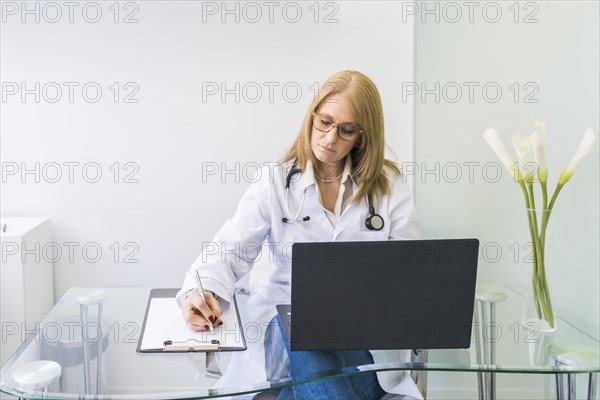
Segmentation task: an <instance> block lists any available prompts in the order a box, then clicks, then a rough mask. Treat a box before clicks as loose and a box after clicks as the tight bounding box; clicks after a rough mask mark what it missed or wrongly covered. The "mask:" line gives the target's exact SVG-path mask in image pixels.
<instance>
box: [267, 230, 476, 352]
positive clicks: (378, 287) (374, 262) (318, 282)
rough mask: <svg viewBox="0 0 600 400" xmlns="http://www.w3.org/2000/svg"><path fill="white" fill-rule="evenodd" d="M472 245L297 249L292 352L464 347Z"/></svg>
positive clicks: (286, 316) (283, 310)
mask: <svg viewBox="0 0 600 400" xmlns="http://www.w3.org/2000/svg"><path fill="white" fill-rule="evenodd" d="M478 252H479V241H478V240H477V239H447V240H398V241H381V242H320V243H295V244H294V245H293V246H292V296H291V303H292V304H291V305H279V306H277V311H278V315H279V317H280V320H281V322H282V328H283V330H284V334H285V335H286V337H287V339H288V341H289V344H290V348H291V350H294V351H296V350H355V349H370V350H376V349H443V348H468V347H469V346H470V344H471V327H472V318H473V306H474V298H475V281H476V278H477V259H478Z"/></svg>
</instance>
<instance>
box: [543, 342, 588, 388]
mask: <svg viewBox="0 0 600 400" xmlns="http://www.w3.org/2000/svg"><path fill="white" fill-rule="evenodd" d="M550 357H551V358H552V359H553V360H554V365H555V366H557V367H561V366H571V367H581V366H586V365H590V364H591V365H595V364H596V363H597V362H598V361H597V360H598V350H596V349H595V348H593V347H588V346H585V345H581V344H578V343H557V344H554V345H552V346H551V347H550ZM555 375H556V398H557V399H559V400H562V399H564V387H563V377H562V375H563V374H555ZM566 375H567V388H568V389H567V391H568V394H567V397H568V399H569V400H571V399H575V398H576V397H577V387H576V380H577V375H578V374H573V373H567V374H566ZM597 382H598V374H597V373H593V374H589V381H588V390H587V398H588V399H594V398H595V396H596V385H597Z"/></svg>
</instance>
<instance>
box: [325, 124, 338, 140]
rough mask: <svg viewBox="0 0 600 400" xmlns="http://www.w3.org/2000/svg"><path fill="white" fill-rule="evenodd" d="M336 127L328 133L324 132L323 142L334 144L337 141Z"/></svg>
mask: <svg viewBox="0 0 600 400" xmlns="http://www.w3.org/2000/svg"><path fill="white" fill-rule="evenodd" d="M337 129H338V127H337V126H334V127H333V128H332V129H331V130H330V131H329V132H325V140H326V142H327V143H335V142H336V141H337V137H338V134H337Z"/></svg>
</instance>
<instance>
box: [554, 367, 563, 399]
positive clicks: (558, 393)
mask: <svg viewBox="0 0 600 400" xmlns="http://www.w3.org/2000/svg"><path fill="white" fill-rule="evenodd" d="M554 365H556V366H557V367H559V366H560V365H561V364H560V362H558V361H554ZM554 376H555V378H556V400H563V399H564V398H565V392H564V389H563V378H562V374H555V375H554Z"/></svg>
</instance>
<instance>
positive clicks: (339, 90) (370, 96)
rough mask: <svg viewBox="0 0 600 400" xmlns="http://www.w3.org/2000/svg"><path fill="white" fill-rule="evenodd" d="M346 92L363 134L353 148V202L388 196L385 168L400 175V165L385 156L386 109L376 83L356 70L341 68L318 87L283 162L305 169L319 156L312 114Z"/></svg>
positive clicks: (389, 188) (389, 189)
mask: <svg viewBox="0 0 600 400" xmlns="http://www.w3.org/2000/svg"><path fill="white" fill-rule="evenodd" d="M336 94H343V95H344V96H345V97H346V99H347V101H348V104H349V105H350V110H351V112H352V115H353V117H354V122H355V123H357V124H359V125H360V126H361V128H362V131H363V133H362V134H361V136H360V137H359V138H358V140H357V142H356V144H355V146H354V147H353V148H352V150H350V157H351V160H352V169H353V176H354V178H355V180H356V181H357V184H358V191H357V192H356V193H355V196H354V199H353V201H352V202H353V203H358V202H360V200H361V199H362V198H363V196H365V195H367V196H369V198H370V199H373V198H374V197H376V196H378V195H389V194H390V192H391V186H390V181H389V178H390V177H388V176H387V174H386V171H384V167H387V169H388V170H389V171H390V172H392V173H394V174H395V175H396V176H397V175H400V169H399V168H398V165H397V164H396V163H395V162H393V161H390V160H387V159H386V158H385V138H384V129H383V109H382V106H381V98H380V96H379V91H378V90H377V87H376V86H375V84H374V83H373V82H372V81H371V80H370V79H369V78H368V77H367V76H365V75H364V74H362V73H360V72H357V71H341V72H338V73H337V74H335V75H333V76H332V77H331V78H329V79H327V81H326V82H325V83H324V84H323V85H322V86H321V87H320V88H319V91H318V93H317V96H315V98H314V100H313V101H312V102H311V104H310V106H309V107H308V110H307V111H306V115H305V116H304V120H303V122H302V125H301V127H300V133H299V134H298V136H297V137H296V140H295V141H294V143H293V145H292V146H291V147H290V149H289V150H288V151H287V153H286V155H285V156H284V158H283V162H289V161H294V162H295V164H296V165H298V166H299V167H300V168H302V170H303V171H304V170H305V169H306V165H307V162H308V160H311V161H312V163H313V165H315V166H316V165H318V164H317V159H316V157H315V155H314V153H313V151H312V148H311V145H310V143H311V142H310V140H311V135H312V128H313V115H312V113H313V112H315V111H317V110H318V109H319V107H320V106H321V104H322V103H324V102H325V101H326V100H327V99H329V98H330V97H331V96H333V95H336Z"/></svg>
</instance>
